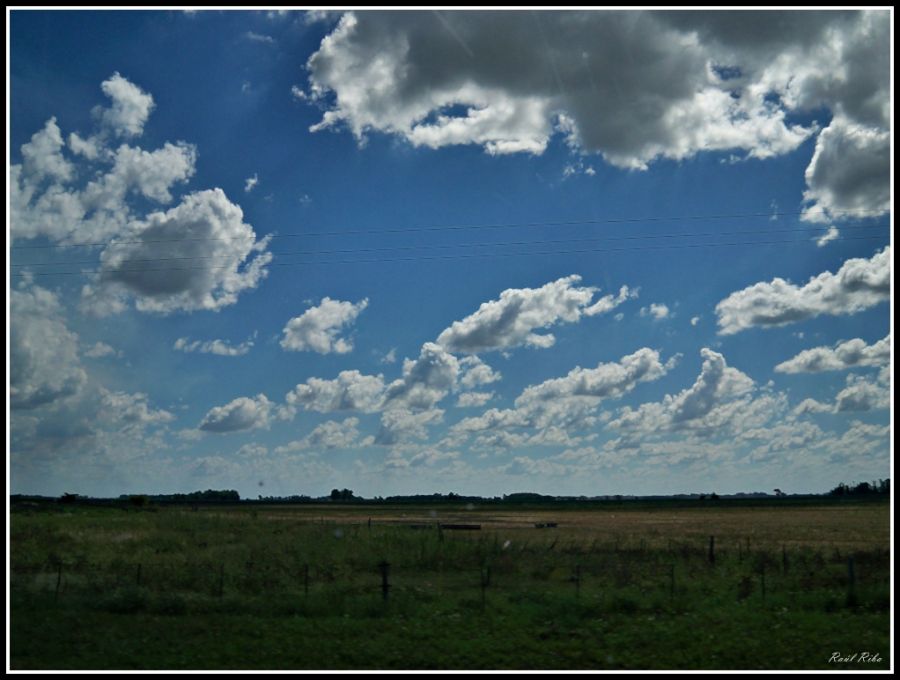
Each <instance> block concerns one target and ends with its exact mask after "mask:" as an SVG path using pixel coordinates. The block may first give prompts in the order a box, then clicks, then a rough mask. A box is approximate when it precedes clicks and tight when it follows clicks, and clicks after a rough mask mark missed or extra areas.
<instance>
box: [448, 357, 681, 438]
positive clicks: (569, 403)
mask: <svg viewBox="0 0 900 680" xmlns="http://www.w3.org/2000/svg"><path fill="white" fill-rule="evenodd" d="M676 360H677V359H674V358H673V359H671V360H670V361H668V362H667V363H665V364H663V363H662V362H660V357H659V352H657V351H656V350H652V349H649V348H646V347H645V348H643V349H639V350H638V351H637V352H634V353H633V354H629V355H626V356H623V357H622V358H621V359H620V360H619V361H617V362H609V363H599V364H597V366H596V367H594V368H588V369H585V368H581V367H577V368H574V369H573V370H571V371H570V372H569V373H568V374H567V375H566V376H564V377H562V378H553V379H551V380H546V381H544V382H542V383H540V384H538V385H532V386H530V387H527V388H525V390H523V391H522V393H521V394H520V395H519V397H518V398H517V399H516V401H515V408H513V409H496V408H494V409H489V410H488V411H485V412H484V413H482V414H481V415H480V416H475V417H471V418H465V419H463V420H461V421H460V422H459V423H457V424H456V425H454V426H453V432H454V434H456V435H460V436H465V435H471V434H477V433H482V434H481V438H480V442H481V443H482V444H485V445H491V446H501V447H508V446H518V445H525V444H539V443H548V442H551V441H557V442H558V443H569V440H568V432H569V431H576V430H584V429H587V428H590V427H592V426H594V425H596V424H597V423H598V422H599V420H598V417H597V414H596V411H597V407H598V406H599V404H600V403H601V402H602V401H604V400H607V399H616V398H619V397H621V396H623V395H624V394H626V393H628V392H630V391H631V390H633V389H634V388H635V387H636V386H637V385H638V384H639V383H641V382H647V381H652V380H657V379H658V378H660V377H662V376H663V375H665V374H666V373H667V372H668V371H669V370H670V369H671V368H672V367H673V366H674V365H675V362H676ZM485 435H487V436H485Z"/></svg>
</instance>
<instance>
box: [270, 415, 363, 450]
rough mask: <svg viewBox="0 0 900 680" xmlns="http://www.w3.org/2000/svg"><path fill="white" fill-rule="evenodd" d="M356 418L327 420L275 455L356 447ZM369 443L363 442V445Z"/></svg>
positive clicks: (357, 438) (278, 448)
mask: <svg viewBox="0 0 900 680" xmlns="http://www.w3.org/2000/svg"><path fill="white" fill-rule="evenodd" d="M357 425H359V419H358V418H344V420H342V421H338V420H328V421H326V422H324V423H322V424H321V425H318V426H316V427H315V428H314V429H313V430H312V432H310V433H309V434H308V435H306V436H305V437H303V438H302V439H297V440H295V441H292V442H290V443H288V444H285V445H284V446H279V447H277V448H276V449H275V453H287V452H289V451H304V450H308V449H312V450H314V451H315V450H323V449H324V450H329V451H330V450H332V449H349V448H353V447H356V446H358V445H359V444H360V443H359V442H358V440H359V430H357V429H356V426H357ZM367 443H369V440H364V441H363V442H362V444H363V445H365V444H367Z"/></svg>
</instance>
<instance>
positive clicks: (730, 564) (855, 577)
mask: <svg viewBox="0 0 900 680" xmlns="http://www.w3.org/2000/svg"><path fill="white" fill-rule="evenodd" d="M307 519H308V518H307ZM778 539H779V537H778V536H777V535H773V536H769V537H755V538H754V541H753V542H752V543H751V544H750V545H748V544H747V542H746V541H745V540H735V538H734V537H730V538H728V539H721V538H720V539H717V540H716V541H715V542H714V546H713V553H712V554H710V544H709V541H708V537H706V538H704V539H703V540H699V539H698V538H697V537H696V536H687V537H685V536H680V535H677V534H675V535H670V536H667V537H660V536H658V535H654V536H652V537H651V536H646V535H640V534H635V535H632V536H629V537H627V539H625V540H623V539H622V538H617V539H615V540H609V539H608V538H597V537H592V535H591V533H590V532H579V533H567V532H566V531H564V530H560V531H556V530H535V529H532V530H527V529H510V530H503V529H499V530H491V531H481V532H451V531H446V530H444V531H442V530H440V529H438V528H437V525H436V524H435V525H434V526H433V527H428V528H424V529H422V528H420V529H413V528H410V527H409V526H404V525H385V524H378V523H375V524H373V525H371V526H369V525H368V524H367V523H357V524H339V523H323V522H320V521H315V520H310V521H304V518H303V517H302V516H298V517H297V518H295V519H294V520H272V519H268V518H267V517H266V514H265V513H264V512H256V511H252V510H246V511H241V512H227V513H226V512H223V513H216V512H191V511H190V510H183V509H175V508H167V509H164V510H162V511H159V512H144V511H129V512H123V511H117V510H111V509H81V508H77V509H74V510H69V511H67V512H65V513H59V512H35V513H28V514H20V513H16V514H15V515H14V517H13V522H12V530H11V574H10V586H11V588H10V589H11V621H12V627H13V630H14V633H13V638H12V642H13V643H12V655H13V658H14V659H16V658H18V659H20V660H22V659H26V660H27V659H31V661H30V662H25V661H23V662H22V663H23V667H32V668H34V667H53V665H54V662H56V663H59V664H61V665H60V667H90V665H88V666H83V665H79V663H78V662H77V660H73V658H72V656H71V654H72V652H71V650H69V651H68V652H66V653H63V652H61V651H59V650H58V649H56V651H54V650H55V647H54V644H55V643H54V642H52V641H45V643H46V644H44V645H43V646H41V645H40V640H41V636H42V635H43V634H44V633H41V632H40V631H41V630H44V631H45V632H46V631H47V630H52V629H53V626H52V625H51V626H50V628H48V627H47V622H48V621H55V622H59V621H66V620H72V619H74V620H77V621H79V622H80V625H81V628H82V630H81V631H80V632H79V634H80V635H87V636H88V637H90V638H91V640H92V644H94V645H99V647H98V649H103V648H104V644H103V636H104V635H107V634H108V633H109V626H110V625H111V624H110V623H109V622H110V621H111V620H115V621H119V622H120V623H119V624H116V626H117V631H116V634H117V635H120V634H122V632H121V631H122V630H129V629H131V628H133V627H136V629H135V630H134V631H133V634H134V635H138V636H139V637H146V633H147V630H148V629H150V630H154V631H156V632H157V633H158V634H159V635H161V636H162V637H161V638H160V641H161V642H160V644H161V649H163V650H165V649H166V648H167V646H166V645H165V644H163V643H162V641H163V640H165V639H167V635H169V633H165V632H159V631H172V633H171V634H172V635H176V634H177V633H175V631H177V630H178V629H179V628H181V627H182V626H189V625H193V624H195V623H198V622H203V625H205V626H209V625H214V626H218V625H220V623H221V622H223V621H225V620H231V619H234V618H235V617H237V618H238V619H240V620H244V621H248V622H249V621H252V622H254V625H255V626H257V627H259V626H262V627H263V628H270V627H272V626H279V625H284V626H287V627H288V628H293V627H296V626H300V628H302V629H303V630H304V631H306V632H305V634H306V635H309V634H310V630H312V629H315V630H319V629H322V628H323V627H324V628H328V629H330V630H331V633H330V634H329V635H327V636H325V637H317V639H318V643H319V646H318V647H316V646H315V645H313V648H314V649H315V650H317V651H316V653H317V654H320V656H319V657H318V658H319V662H320V663H322V664H323V665H317V662H316V660H315V659H305V660H304V662H303V664H301V665H299V666H298V665H297V664H298V663H299V662H298V661H297V660H296V659H295V660H294V661H290V660H289V659H293V658H294V657H293V656H291V654H287V653H281V655H280V656H279V655H278V654H276V655H275V656H274V657H272V656H270V657H265V658H262V659H259V660H258V661H256V662H253V663H252V664H251V666H253V667H263V668H265V667H272V668H283V667H310V668H316V667H321V668H326V667H345V668H352V667H360V668H362V667H379V666H383V667H401V668H402V667H406V664H411V665H409V666H408V667H432V666H430V664H431V663H435V664H439V662H440V659H443V658H444V657H445V656H446V655H447V654H449V655H450V656H449V657H447V658H453V654H452V652H453V650H454V649H457V648H459V649H460V650H464V649H467V648H468V645H469V643H468V642H466V641H465V640H461V639H459V635H460V632H459V626H461V625H463V624H466V625H468V626H469V627H470V629H471V630H472V631H481V633H482V634H488V633H487V632H485V631H492V632H490V635H499V633H498V631H506V632H505V633H504V634H505V635H506V637H504V638H502V640H497V641H496V642H497V644H496V645H494V646H495V647H497V648H498V649H500V648H503V647H504V646H505V645H506V643H507V642H510V641H512V640H519V641H520V643H521V644H520V645H519V646H518V647H516V648H515V649H517V650H518V651H511V650H510V651H507V652H498V653H496V654H494V653H491V654H488V655H487V656H485V657H483V658H482V659H481V661H483V665H479V664H478V661H479V659H478V658H471V659H470V658H469V657H465V658H466V659H467V660H465V661H464V662H463V661H459V663H460V664H461V665H459V666H458V667H476V668H478V667H481V668H502V667H508V668H524V667H527V666H526V665H522V664H523V663H524V660H525V659H527V658H530V657H534V658H535V659H537V660H541V662H542V663H543V664H544V667H554V668H567V667H598V665H604V666H613V667H644V668H654V667H685V668H689V667H716V668H738V667H746V668H779V667H784V668H804V667H810V668H813V667H815V668H828V667H830V666H829V665H828V663H827V659H828V658H829V657H830V654H831V652H832V651H834V650H831V647H834V646H835V645H836V644H838V642H839V641H841V642H842V643H843V641H844V640H846V644H847V645H852V644H857V645H865V644H875V645H879V644H880V645H881V647H880V653H881V656H882V657H886V656H887V651H888V646H887V638H888V629H889V624H888V617H889V610H890V600H889V592H890V590H889V579H890V559H889V553H888V550H887V546H878V545H874V544H873V545H871V546H868V547H866V548H864V549H863V548H857V549H855V550H852V551H849V552H848V551H847V550H846V549H845V550H841V549H840V548H839V547H831V546H827V545H810V546H807V545H796V544H793V545H790V546H788V545H787V544H786V543H779V540H778ZM381 564H387V565H389V566H388V567H387V574H388V579H389V590H388V594H387V597H385V596H384V592H383V590H382V568H380V567H379V565H381ZM110 617H112V619H110ZM41 621H42V622H43V623H42V624H40V625H39V622H41ZM279 621H280V622H281V624H279V623H278V622H279ZM124 622H127V623H124ZM137 622H143V625H144V626H145V629H144V630H143V631H142V630H141V628H140V626H139V625H137ZM160 622H165V626H162V624H161V623H160ZM260 622H264V623H260ZM366 622H368V623H366ZM611 622H616V628H615V630H610V629H609V625H610V624H611ZM41 625H42V626H43V628H41ZM161 626H162V627H161ZM366 626H368V628H366ZM684 626H688V627H689V628H690V629H692V630H693V631H694V632H695V633H697V635H696V636H694V637H690V636H688V637H685V632H686V631H685V630H684ZM835 626H836V627H837V630H838V631H840V635H838V634H837V633H836V632H835ZM310 627H312V628H310ZM748 627H749V628H753V629H756V630H757V632H756V633H755V635H757V636H761V638H760V639H754V641H753V642H750V641H747V640H745V641H744V642H743V643H741V637H742V636H743V635H744V633H743V632H742V631H744V630H746V629H748ZM118 628H121V630H119V629H118ZM277 630H278V631H281V630H282V628H278V629H277ZM366 630H368V631H369V634H370V635H371V634H372V632H373V631H376V630H378V631H382V632H384V631H389V632H390V635H389V636H388V639H386V640H384V642H383V644H384V645H387V646H386V647H385V648H383V649H380V648H378V647H377V646H376V647H371V646H370V645H369V644H368V643H364V642H361V641H359V640H358V637H359V635H361V634H363V635H365V631H366ZM649 630H656V631H657V634H658V635H661V636H662V637H660V638H659V639H657V640H656V642H655V643H654V644H653V645H652V647H651V648H647V649H644V650H643V651H641V652H640V653H636V652H635V650H633V649H630V648H629V649H625V648H621V647H617V646H616V644H619V643H614V641H615V640H616V639H618V638H621V639H622V642H621V643H620V644H626V641H627V640H630V639H632V638H634V639H643V637H644V636H645V635H646V634H647V631H649ZM17 631H18V632H17ZM404 631H405V632H404ZM453 631H456V632H453ZM800 633H802V636H803V637H802V638H801V639H798V638H797V635H798V634H800ZM26 634H27V635H26ZM57 634H59V635H67V634H68V633H57ZM233 634H234V635H237V636H238V637H237V639H238V640H240V639H243V638H241V637H240V636H241V635H251V633H250V632H249V631H245V632H243V633H240V634H238V633H233ZM280 634H281V633H280V632H275V633H272V635H274V636H276V637H277V636H278V635H280ZM384 634H387V633H384ZM410 635H413V636H414V637H415V636H417V635H418V636H424V637H422V641H423V643H427V645H432V646H433V647H434V649H435V652H434V654H435V655H437V656H435V657H434V659H432V660H430V661H429V658H428V657H427V655H426V656H423V655H422V653H421V651H420V650H418V648H416V650H408V651H407V652H404V654H403V655H401V657H400V658H396V659H395V658H394V657H393V656H392V652H391V649H392V647H391V646H392V645H393V646H395V647H396V646H397V645H400V647H404V648H405V645H406V642H403V643H402V644H401V643H400V642H398V640H399V639H403V640H407V638H408V637H409V636H410ZM854 635H855V638H854V637H853V636H854ZM27 636H28V637H27ZM182 636H183V633H182ZM404 636H406V637H404ZM817 636H818V638H819V639H817ZM26 637H27V640H26ZM190 637H191V636H188V638H187V639H190ZM376 637H377V636H376ZM351 639H352V640H356V642H355V643H354V644H356V645H357V647H354V649H353V650H350V651H347V650H344V651H342V652H341V653H340V654H338V652H336V651H334V650H335V649H339V648H341V644H342V642H347V641H349V640H351ZM854 639H855V640H857V641H858V642H856V643H854V642H853V640H854ZM128 640H131V638H130V637H129V638H127V639H126V641H125V642H126V643H127V642H128ZM786 640H788V641H790V647H791V649H792V650H793V651H791V654H792V655H793V656H791V658H790V659H787V658H785V659H781V660H780V661H781V663H779V660H778V659H768V660H763V659H756V660H755V661H754V659H755V657H754V656H753V655H749V653H748V650H751V649H757V648H759V647H760V645H762V647H761V649H769V650H778V649H781V648H782V647H785V652H784V653H785V654H787V653H788V650H787V646H788V645H787V644H786V642H785V641H786ZM110 642H112V640H110ZM234 642H235V640H231V641H225V640H223V641H222V643H223V644H232V643H234ZM169 643H172V640H169ZM118 644H119V645H120V646H121V645H122V644H123V642H122V641H121V640H120V641H119V643H118ZM310 644H312V643H310ZM742 644H743V646H742ZM359 645H361V646H362V647H363V648H365V649H368V652H366V653H362V652H360V650H359ZM523 645H524V647H523ZM722 645H724V647H723V648H722V650H720V651H718V652H716V654H715V655H714V656H715V658H708V657H704V655H703V650H704V649H707V650H708V649H712V648H715V649H719V648H720V647H722ZM126 647H127V644H126ZM329 649H330V650H332V652H334V654H337V656H334V657H333V658H332V657H331V656H329V655H328V654H325V650H329ZM108 651H109V650H107V652H108ZM194 651H195V652H196V653H197V654H198V655H199V656H198V657H197V658H196V659H195V662H194V663H193V664H190V663H189V664H187V665H186V666H185V665H184V664H180V663H179V662H178V661H177V659H175V658H172V659H169V661H166V660H165V658H155V659H153V660H152V661H151V662H150V663H151V665H150V666H147V665H146V663H147V662H146V661H145V662H144V665H141V664H138V665H137V666H134V667H159V668H166V667H197V668H203V667H222V665H221V664H222V663H224V662H223V661H222V659H223V654H225V655H226V656H227V652H226V651H225V650H221V649H209V648H206V647H204V646H203V645H201V646H200V647H199V648H197V649H195V650H194ZM495 651H496V650H495ZM601 651H603V652H604V654H606V655H605V656H604V655H603V654H601ZM857 651H861V650H857ZM873 651H877V650H873ZM551 652H552V653H551ZM826 652H827V653H826ZM161 653H163V652H161ZM329 653H330V652H329ZM67 654H68V655H67ZM285 654H287V655H286V656H285ZM321 654H325V655H324V656H321ZM798 654H799V656H798ZM60 655H61V656H60ZM607 656H610V657H611V658H612V659H613V660H614V661H613V662H612V663H609V662H608V660H607V659H606V657H607ZM438 657H440V658H438ZM99 658H103V657H102V654H101V655H100V656H99ZM266 658H268V659H269V662H268V663H267V662H266ZM329 659H330V660H329ZM616 659H617V660H618V661H617V662H616V661H615V660H616ZM625 659H627V662H626V661H624V660H625ZM679 659H681V661H679ZM34 662H37V665H34ZM41 663H45V664H46V665H44V666H42V665H41ZM529 663H530V662H529ZM680 663H684V664H687V665H680ZM154 664H159V665H154ZM347 664H350V665H347ZM354 664H355V665H354ZM473 664H474V665H473ZM617 664H618V665H617ZM747 664H749V665H747ZM14 667H15V664H14ZM103 667H107V666H103ZM433 667H440V665H436V666H433ZM450 667H452V666H450ZM880 667H881V668H884V667H886V666H884V665H882V666H880Z"/></svg>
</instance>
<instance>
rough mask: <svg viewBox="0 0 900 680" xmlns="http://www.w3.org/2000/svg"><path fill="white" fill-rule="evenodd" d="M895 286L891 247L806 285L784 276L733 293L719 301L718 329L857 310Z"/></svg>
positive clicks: (735, 329)
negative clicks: (792, 281)
mask: <svg viewBox="0 0 900 680" xmlns="http://www.w3.org/2000/svg"><path fill="white" fill-rule="evenodd" d="M890 292H891V248H890V247H889V246H888V247H886V248H884V249H883V250H882V251H881V252H879V253H876V254H875V255H873V256H872V257H871V259H868V260H865V259H862V258H853V259H850V260H847V261H846V262H844V264H843V265H842V266H841V268H840V269H839V270H838V272H837V274H832V273H831V272H823V273H821V274H819V275H818V276H815V277H813V278H811V279H810V280H809V282H808V283H807V284H806V285H804V286H802V287H799V286H796V285H794V284H792V283H790V282H789V281H785V280H784V279H781V278H776V279H773V280H772V281H771V282H770V283H766V282H760V283H756V284H754V285H752V286H750V287H749V288H745V289H743V290H739V291H737V292H735V293H732V294H731V295H729V296H728V297H727V298H725V299H724V300H722V301H721V302H720V303H719V304H718V305H716V313H717V314H718V316H719V319H718V320H719V332H720V333H721V334H723V335H732V334H734V333H738V332H739V331H742V330H745V329H747V328H752V327H754V326H783V325H785V324H789V323H795V322H797V321H803V320H805V319H809V318H812V317H815V316H819V315H821V314H855V313H857V312H860V311H862V310H864V309H868V308H869V307H873V306H875V305H877V304H878V303H880V302H886V301H887V300H888V299H889V298H890Z"/></svg>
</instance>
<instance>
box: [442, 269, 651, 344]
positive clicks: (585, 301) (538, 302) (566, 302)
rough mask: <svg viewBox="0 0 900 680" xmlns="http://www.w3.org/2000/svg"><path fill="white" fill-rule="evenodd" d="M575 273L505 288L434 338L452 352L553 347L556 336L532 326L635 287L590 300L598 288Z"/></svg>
mask: <svg viewBox="0 0 900 680" xmlns="http://www.w3.org/2000/svg"><path fill="white" fill-rule="evenodd" d="M580 281H581V277H580V276H578V275H574V274H573V275H571V276H566V277H563V278H561V279H558V280H556V281H552V282H550V283H547V284H545V285H543V286H541V287H540V288H509V289H507V290H504V291H503V292H502V293H500V299H499V300H491V301H489V302H485V303H483V304H482V305H481V306H480V307H479V308H478V311H476V312H475V313H474V314H471V315H469V316H467V317H466V318H465V319H462V320H461V321H454V322H453V324H452V325H451V326H450V327H449V328H447V329H445V330H444V331H442V332H441V334H440V335H439V336H438V339H437V342H438V344H439V345H442V346H443V347H445V348H446V349H447V350H448V351H450V352H458V353H464V354H476V353H479V352H488V351H492V350H498V349H506V348H511V347H519V346H522V345H527V346H531V347H539V348H547V347H551V346H552V345H553V344H554V342H555V338H554V337H553V335H552V334H550V333H545V334H539V333H536V332H535V331H536V330H539V329H544V328H548V327H549V326H553V325H555V324H557V323H561V322H566V323H574V322H576V321H578V320H580V319H581V317H582V316H593V315H596V314H601V313H604V312H608V311H610V310H611V309H614V308H615V307H617V306H618V305H620V304H622V303H623V302H624V301H625V300H627V299H628V298H630V297H634V295H635V293H634V292H632V291H629V289H628V287H627V286H622V288H621V289H620V291H619V293H618V295H612V294H610V295H606V296H604V297H602V298H600V299H598V300H596V301H593V297H594V294H595V293H596V292H597V288H592V287H586V286H577V285H576V284H578V283H579V282H580Z"/></svg>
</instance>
